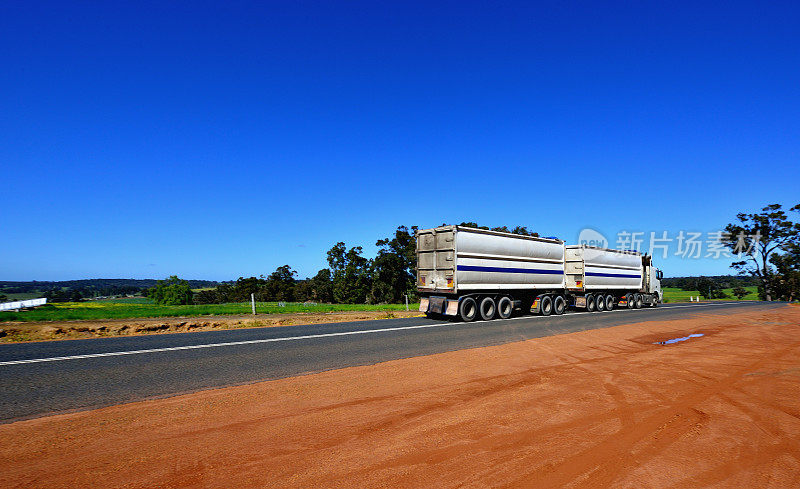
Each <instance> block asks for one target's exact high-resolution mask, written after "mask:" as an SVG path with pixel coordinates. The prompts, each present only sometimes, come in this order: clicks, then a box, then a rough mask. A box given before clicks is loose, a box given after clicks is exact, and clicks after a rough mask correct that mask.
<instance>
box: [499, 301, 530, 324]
mask: <svg viewBox="0 0 800 489" xmlns="http://www.w3.org/2000/svg"><path fill="white" fill-rule="evenodd" d="M528 309H530V307H529V308H528ZM513 312H514V303H513V302H511V299H510V298H509V297H501V298H500V301H499V302H498V303H497V316H498V317H500V319H508V318H510V317H511V314H512V313H513Z"/></svg>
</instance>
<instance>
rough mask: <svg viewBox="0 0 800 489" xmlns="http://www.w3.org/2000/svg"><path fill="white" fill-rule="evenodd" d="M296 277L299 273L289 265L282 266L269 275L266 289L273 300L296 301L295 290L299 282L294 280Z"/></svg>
mask: <svg viewBox="0 0 800 489" xmlns="http://www.w3.org/2000/svg"><path fill="white" fill-rule="evenodd" d="M295 275H297V272H295V271H294V270H292V267H290V266H289V265H283V266H280V267H278V268H277V269H276V270H275V271H274V272H272V273H271V274H270V275H269V277H268V278H267V280H266V283H265V284H264V288H265V289H266V291H267V294H268V295H269V296H270V297H271V298H272V300H277V301H293V300H294V299H295V295H294V289H295V283H296V282H297V280H295V278H294V277H295Z"/></svg>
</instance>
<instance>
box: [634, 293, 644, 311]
mask: <svg viewBox="0 0 800 489" xmlns="http://www.w3.org/2000/svg"><path fill="white" fill-rule="evenodd" d="M633 302H634V303H635V304H636V309H641V308H642V296H641V295H639V294H636V295H635V296H633Z"/></svg>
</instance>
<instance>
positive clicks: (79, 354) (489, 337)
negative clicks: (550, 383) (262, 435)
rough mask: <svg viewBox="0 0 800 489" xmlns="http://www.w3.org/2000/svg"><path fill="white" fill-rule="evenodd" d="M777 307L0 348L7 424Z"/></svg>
mask: <svg viewBox="0 0 800 489" xmlns="http://www.w3.org/2000/svg"><path fill="white" fill-rule="evenodd" d="M771 307H780V305H779V304H775V303H760V302H727V303H699V304H674V305H663V306H661V307H659V308H656V309H649V308H646V309H639V310H627V309H625V310H615V311H611V312H595V313H586V312H571V313H567V314H565V315H563V316H550V317H541V316H522V317H515V318H511V319H508V320H494V321H478V322H474V323H458V322H448V321H436V320H430V319H426V318H405V319H388V320H377V321H358V322H352V323H333V324H315V325H307V326H287V327H278V328H260V329H236V330H224V331H205V332H197V333H182V334H160V335H151V336H131V337H119V338H101V339H91V340H68V341H50V342H38V343H22V344H8V345H0V423H6V422H10V421H15V420H20V419H26V418H33V417H38V416H42V415H46V414H52V413H59V412H68V411H74V410H81V409H89V408H96V407H101V406H107V405H112V404H119V403H123V402H129V401H134V400H141V399H147V398H156V397H166V396H171V395H175V394H180V393H186V392H192V391H197V390H202V389H208V388H214V387H221V386H229V385H237V384H246V383H251V382H256V381H259V380H268V379H277V378H281V377H289V376H293V375H298V374H304V373H310V372H318V371H322V370H329V369H335V368H342V367H350V366H356V365H369V364H374V363H377V362H382V361H386V360H393V359H398V358H408V357H414V356H420V355H429V354H433V353H441V352H445V351H453V350H461V349H465V348H473V347H479V346H488V345H497V344H502V343H509V342H513V341H522V340H526V339H530V338H538V337H542V336H550V335H557V334H563V333H571V332H575V331H584V330H589V329H598V328H607V327H611V326H617V325H620V324H629V323H635V322H640V321H649V320H669V319H678V318H685V317H689V316H692V315H694V314H697V313H704V314H709V313H710V314H727V313H731V312H738V311H744V310H752V309H755V308H771Z"/></svg>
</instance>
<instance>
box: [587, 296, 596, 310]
mask: <svg viewBox="0 0 800 489" xmlns="http://www.w3.org/2000/svg"><path fill="white" fill-rule="evenodd" d="M594 306H595V303H594V296H593V295H592V294H589V295H587V296H586V312H594Z"/></svg>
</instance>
